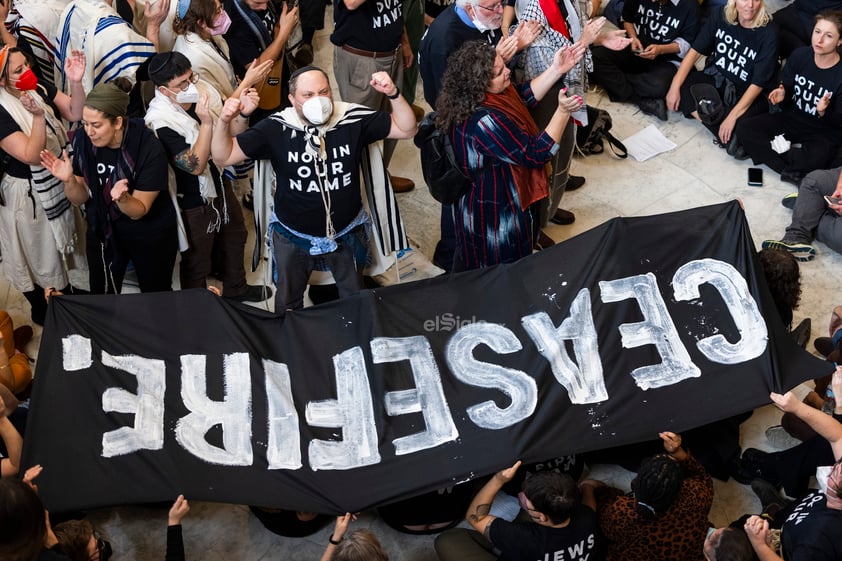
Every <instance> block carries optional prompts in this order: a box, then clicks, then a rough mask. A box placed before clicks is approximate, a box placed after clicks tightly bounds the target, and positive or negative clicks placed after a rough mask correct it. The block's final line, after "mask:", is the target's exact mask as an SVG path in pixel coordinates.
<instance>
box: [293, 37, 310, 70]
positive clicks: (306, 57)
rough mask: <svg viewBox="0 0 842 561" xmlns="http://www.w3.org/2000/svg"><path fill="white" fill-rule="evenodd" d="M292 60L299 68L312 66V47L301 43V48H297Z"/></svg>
mask: <svg viewBox="0 0 842 561" xmlns="http://www.w3.org/2000/svg"><path fill="white" fill-rule="evenodd" d="M292 58H293V60H295V64H297V65H298V67H299V68H301V67H302V66H309V65H311V64H313V45H311V44H310V43H301V46H300V47H298V50H297V51H296V52H295V56H294V57H292Z"/></svg>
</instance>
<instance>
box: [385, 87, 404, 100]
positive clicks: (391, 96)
mask: <svg viewBox="0 0 842 561" xmlns="http://www.w3.org/2000/svg"><path fill="white" fill-rule="evenodd" d="M400 96H401V89H400V88H399V87H397V86H395V93H394V94H392V95H387V96H386V97H388V98H389V99H398V98H399V97H400Z"/></svg>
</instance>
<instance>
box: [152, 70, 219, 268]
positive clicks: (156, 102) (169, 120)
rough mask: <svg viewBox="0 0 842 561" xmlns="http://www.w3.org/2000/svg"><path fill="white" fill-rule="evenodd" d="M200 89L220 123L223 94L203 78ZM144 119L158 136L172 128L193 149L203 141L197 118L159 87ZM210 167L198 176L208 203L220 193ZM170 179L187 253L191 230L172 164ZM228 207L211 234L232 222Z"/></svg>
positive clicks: (181, 243) (181, 241)
mask: <svg viewBox="0 0 842 561" xmlns="http://www.w3.org/2000/svg"><path fill="white" fill-rule="evenodd" d="M196 88H197V89H198V90H199V93H201V94H205V95H207V96H208V105H209V109H210V113H211V115H212V116H213V119H214V121H216V120H217V119H218V118H219V114H220V113H221V112H222V97H221V96H220V95H219V92H218V91H216V89H215V88H214V87H213V86H212V85H210V84H209V83H207V82H205V81H204V80H202V79H199V81H198V82H196ZM143 120H144V122H145V123H146V126H147V127H149V128H150V129H151V130H152V132H153V133H155V136H158V134H157V130H158V129H160V128H163V127H168V128H170V129H172V130H174V131H175V132H177V133H178V134H179V135H181V136H182V137H184V142H186V143H187V145H188V146H190V147H191V148H192V147H193V145H194V144H196V140H197V139H198V138H199V126H200V125H199V123H198V122H197V121H196V119H194V118H193V117H191V116H190V115H188V114H187V111H185V110H184V109H183V108H182V107H181V105H180V104H178V103H173V102H172V101H171V100H170V99H169V98H168V97H167V96H166V95H164V94H162V93H161V92H160V90H158V88H155V95H154V97H153V98H152V99H151V100H150V101H149V107H148V108H147V110H146V115H145V116H144V118H143ZM212 165H216V164H214V163H213V160H211V161H209V162H208V166H212ZM208 166H205V171H204V172H203V173H202V174H201V175H199V176H197V179H198V180H199V193H200V194H201V196H202V200H203V201H205V202H208V201H211V200H213V199H215V198H216V197H217V196H219V193H217V192H216V186H215V185H214V182H213V176H212V175H211V172H210V167H208ZM217 170H218V171H219V172H220V173H222V170H220V169H219V168H218V167H217ZM167 178H168V181H169V193H170V197H171V198H172V200H173V205H174V206H175V215H176V221H177V223H178V241H179V248H178V249H179V251H187V249H188V245H189V244H188V241H187V230H186V228H185V226H184V219H183V218H182V216H181V209H180V208H179V206H178V201H177V200H176V197H177V191H178V187H177V185H176V179H175V173H174V172H173V169H172V166H171V165H170V166H167ZM224 196H225V195H224V194H223V200H224ZM227 205H228V201H225V202H224V204H223V207H222V209H223V211H222V216H218V217H217V220H216V221H214V222H212V223H211V224H209V225H208V233H210V232H218V231H219V229H220V228H221V227H222V224H227V223H228V206H227Z"/></svg>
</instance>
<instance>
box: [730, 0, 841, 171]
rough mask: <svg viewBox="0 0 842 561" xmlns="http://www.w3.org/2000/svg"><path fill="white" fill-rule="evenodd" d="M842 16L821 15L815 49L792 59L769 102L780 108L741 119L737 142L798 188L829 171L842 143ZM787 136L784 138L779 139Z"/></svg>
mask: <svg viewBox="0 0 842 561" xmlns="http://www.w3.org/2000/svg"><path fill="white" fill-rule="evenodd" d="M840 46H842V12H840V11H838V10H828V11H825V12H822V13H820V14H819V15H817V16H816V23H815V26H814V30H813V45H812V48H810V47H801V48H800V49H797V50H796V51H795V52H793V53H792V55H790V57H789V58H788V59H787V61H786V65H785V66H784V68H783V71H782V72H781V78H780V83H779V84H778V87H777V88H775V89H774V90H772V92H771V93H770V94H769V103H770V104H771V105H772V106H773V107H780V108H781V110H780V111H777V112H774V113H763V114H760V115H755V116H754V117H751V118H746V119H740V122H739V124H738V125H737V138H739V139H740V144H741V145H742V147H743V148H744V149H745V151H746V153H747V154H748V155H749V156H750V157H751V159H752V160H753V161H754V163H755V164H766V165H767V166H769V167H770V168H772V169H773V170H775V171H776V172H778V173H780V174H781V180H782V181H786V182H788V183H793V184H795V185H798V184H799V183H800V182H801V180H802V179H803V178H804V175H805V174H807V173H809V172H811V171H813V170H814V169H825V168H827V167H829V166H830V165H831V163H832V161H833V158H834V156H835V155H836V152H837V150H838V149H839V146H840V141H841V140H842V128H840V125H842V104H839V103H837V98H838V97H839V96H842V63H840V62H839V60H840V57H839V51H838V49H839V47H840ZM779 136H783V139H780V140H779V139H778V137H779Z"/></svg>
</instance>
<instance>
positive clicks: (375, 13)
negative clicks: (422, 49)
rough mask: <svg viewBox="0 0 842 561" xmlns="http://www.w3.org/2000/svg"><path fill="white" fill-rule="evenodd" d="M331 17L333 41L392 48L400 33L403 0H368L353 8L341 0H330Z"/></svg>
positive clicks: (375, 48) (369, 48)
mask: <svg viewBox="0 0 842 561" xmlns="http://www.w3.org/2000/svg"><path fill="white" fill-rule="evenodd" d="M333 21H334V30H333V33H331V35H330V42H331V43H333V44H334V45H338V46H340V47H341V46H342V45H348V46H349V47H354V48H356V49H361V50H364V51H378V52H384V53H385V52H388V51H394V50H396V49H397V48H398V45H400V42H401V35H402V34H403V3H402V2H401V0H377V1H376V2H375V1H373V0H368V1H366V2H363V3H362V4H360V6H359V7H358V8H357V9H356V10H349V9H348V8H347V7H346V6H345V2H344V1H343V0H333Z"/></svg>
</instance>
